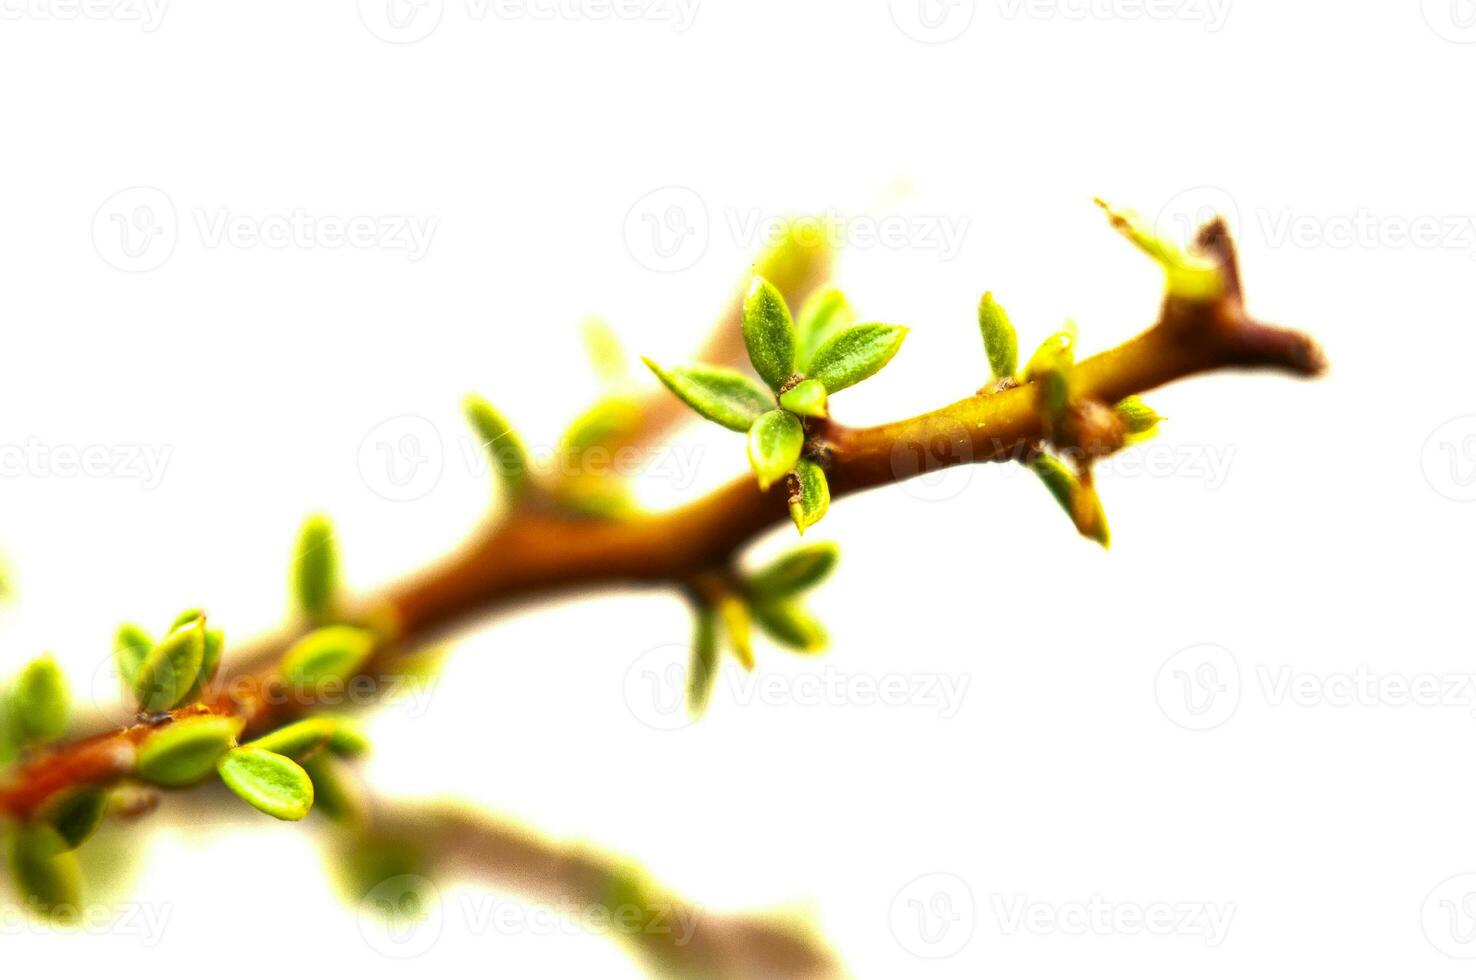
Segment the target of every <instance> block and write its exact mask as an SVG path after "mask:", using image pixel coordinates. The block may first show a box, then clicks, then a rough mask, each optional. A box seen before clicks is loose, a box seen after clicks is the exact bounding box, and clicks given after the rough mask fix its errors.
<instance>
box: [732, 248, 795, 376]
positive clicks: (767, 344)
mask: <svg viewBox="0 0 1476 980" xmlns="http://www.w3.org/2000/svg"><path fill="white" fill-rule="evenodd" d="M743 343H744V345H745V346H746V347H747V348H748V360H749V361H750V362H751V363H752V364H753V369H754V370H755V371H757V372H758V376H759V377H760V378H763V379H764V381H765V382H766V383H767V384H768V386H769V387H770V388H771V389H773V390H774V391H776V392H777V391H778V390H779V389H780V388H782V387H783V386H784V382H786V381H788V380H789V378H790V375H792V374H794V356H795V355H794V347H795V335H794V321H793V320H791V319H790V318H789V307H788V306H787V305H786V304H785V302H784V297H783V296H782V295H780V293H779V290H778V289H777V288H776V287H775V286H774V284H773V283H770V282H769V281H768V280H766V279H764V278H763V277H762V276H754V277H753V282H752V283H751V284H750V285H749V289H748V295H747V296H746V297H744V299H743Z"/></svg>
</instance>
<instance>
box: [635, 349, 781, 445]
mask: <svg viewBox="0 0 1476 980" xmlns="http://www.w3.org/2000/svg"><path fill="white" fill-rule="evenodd" d="M644 360H645V363H646V367H648V368H650V369H651V371H652V372H653V373H654V374H655V375H656V377H658V378H660V379H661V383H662V384H664V385H666V387H667V388H668V389H670V390H671V393H672V394H673V395H676V396H677V397H678V398H680V399H681V400H682V401H684V402H686V403H687V405H688V406H690V407H691V408H692V410H693V411H695V412H696V413H697V414H698V415H701V416H702V417H703V418H705V419H707V420H709V421H711V422H716V423H717V424H718V425H721V426H722V427H723V428H725V429H732V430H733V431H734V432H747V431H748V427H749V426H751V425H753V423H754V420H755V419H757V418H758V417H759V416H760V415H762V414H764V413H765V412H767V411H769V410H770V409H772V408H773V407H774V396H773V395H771V394H769V392H767V391H765V390H764V389H763V388H761V387H759V386H758V385H757V384H755V383H754V382H753V381H751V380H749V379H748V378H747V377H745V376H744V375H741V374H739V373H738V372H737V371H729V370H728V369H726V368H715V367H692V368H663V367H661V366H660V365H658V364H657V363H656V362H655V361H653V360H651V359H650V358H649V357H648V358H644Z"/></svg>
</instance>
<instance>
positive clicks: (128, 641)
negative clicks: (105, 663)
mask: <svg viewBox="0 0 1476 980" xmlns="http://www.w3.org/2000/svg"><path fill="white" fill-rule="evenodd" d="M152 649H154V639H153V637H151V636H149V634H148V633H147V632H145V631H144V629H143V627H141V626H135V625H134V624H133V623H124V624H123V625H122V626H119V627H118V634H117V636H116V637H115V638H114V639H113V661H114V663H116V664H117V667H118V676H119V677H121V678H123V683H124V684H127V685H128V687H129V688H130V689H132V688H133V685H134V684H135V683H137V681H138V670H139V668H140V667H142V666H143V662H144V658H145V657H147V656H148V655H149V651H150V650H152Z"/></svg>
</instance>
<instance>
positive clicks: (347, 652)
mask: <svg viewBox="0 0 1476 980" xmlns="http://www.w3.org/2000/svg"><path fill="white" fill-rule="evenodd" d="M375 642H376V639H375V635H374V634H373V633H371V632H370V631H369V630H366V629H360V628H359V627H357V626H324V627H321V628H320V629H316V630H313V631H312V632H311V633H309V634H308V635H307V636H304V637H303V638H302V639H300V640H298V641H297V642H296V643H294V644H293V645H292V646H291V647H290V648H289V649H288V650H287V652H286V653H285V654H284V655H283V656H282V676H283V678H285V679H286V680H287V682H288V683H289V684H291V685H293V686H294V687H298V688H304V689H313V688H317V687H318V686H319V685H321V684H323V683H325V682H327V681H339V682H342V681H346V680H348V678H350V677H353V676H354V675H355V674H357V673H358V672H359V669H360V668H361V667H363V666H364V664H365V662H366V661H368V659H369V656H370V654H372V653H373V652H374V645H375Z"/></svg>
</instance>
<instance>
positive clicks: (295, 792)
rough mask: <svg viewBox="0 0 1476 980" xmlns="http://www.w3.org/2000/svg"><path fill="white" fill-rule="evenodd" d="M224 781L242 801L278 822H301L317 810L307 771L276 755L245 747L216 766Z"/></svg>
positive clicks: (231, 751) (224, 758) (226, 756)
mask: <svg viewBox="0 0 1476 980" xmlns="http://www.w3.org/2000/svg"><path fill="white" fill-rule="evenodd" d="M216 769H217V771H219V773H220V778H221V780H222V781H223V782H224V783H225V784H226V785H227V786H229V787H230V788H231V792H233V793H235V794H236V795H237V796H239V797H240V798H241V799H243V800H245V801H246V802H247V803H250V804H251V805H252V806H254V807H256V809H258V810H260V811H261V812H262V813H265V814H267V815H268V816H272V817H276V818H277V819H278V820H301V819H302V818H303V817H305V816H307V815H308V811H310V810H311V809H312V808H313V781H312V779H311V778H309V776H308V774H307V770H305V769H303V768H302V766H299V765H298V764H297V763H295V762H293V761H292V760H291V759H289V758H287V757H286V756H285V755H278V754H277V753H275V752H268V751H266V750H265V749H258V748H252V747H250V746H242V747H241V748H238V749H231V750H230V751H229V752H227V753H226V754H225V756H224V757H222V758H221V760H220V762H219V763H218V764H217V765H216Z"/></svg>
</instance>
